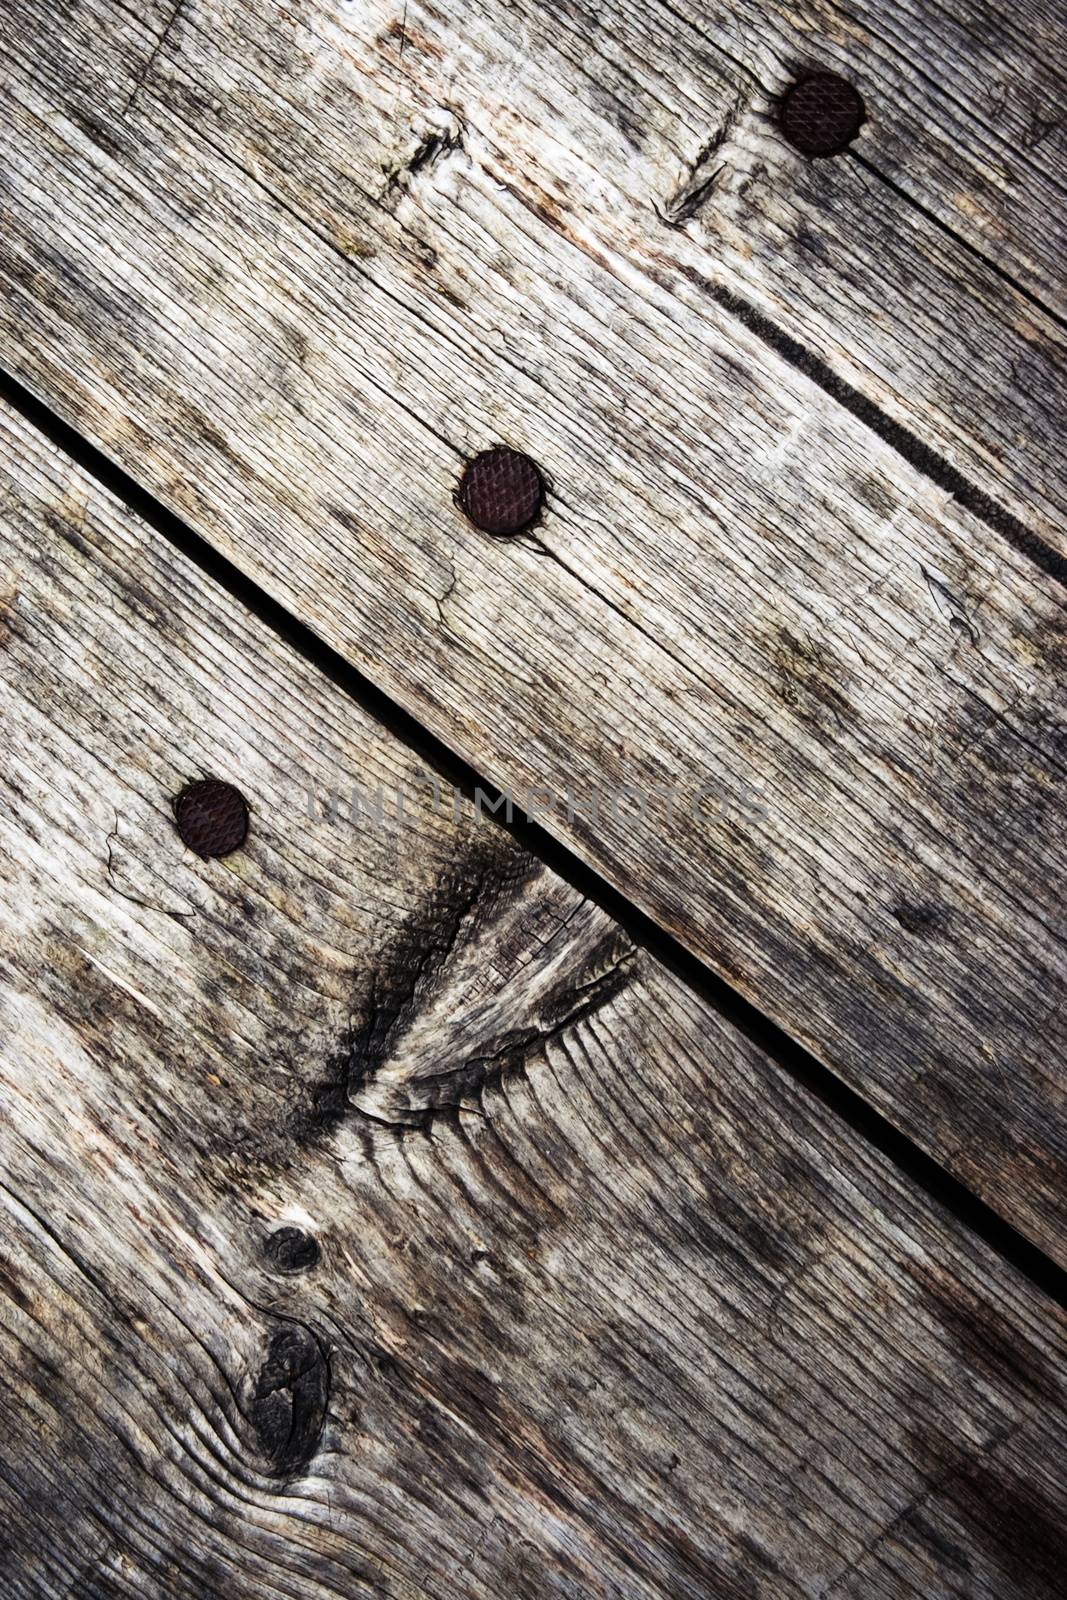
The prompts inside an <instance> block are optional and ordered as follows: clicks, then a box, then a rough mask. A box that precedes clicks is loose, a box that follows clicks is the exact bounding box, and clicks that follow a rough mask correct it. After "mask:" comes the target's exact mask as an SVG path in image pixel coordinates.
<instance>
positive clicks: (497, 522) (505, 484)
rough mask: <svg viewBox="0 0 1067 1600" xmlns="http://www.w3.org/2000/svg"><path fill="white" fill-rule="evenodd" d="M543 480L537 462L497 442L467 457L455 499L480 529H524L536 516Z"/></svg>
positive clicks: (498, 531) (506, 531)
mask: <svg viewBox="0 0 1067 1600" xmlns="http://www.w3.org/2000/svg"><path fill="white" fill-rule="evenodd" d="M544 498H545V483H544V479H543V478H542V476H541V473H540V471H539V469H538V467H537V464H536V462H533V461H531V460H530V457H529V456H524V455H523V453H522V451H521V450H510V449H509V448H508V447H507V446H506V445H498V446H497V447H496V448H495V449H493V450H483V451H482V452H481V454H480V455H476V456H475V457H474V459H473V460H472V461H468V462H467V465H466V467H465V468H464V471H463V476H462V478H461V479H460V480H459V488H458V489H457V491H456V503H457V505H458V506H459V508H460V510H461V511H462V512H463V513H464V515H465V516H467V517H469V518H470V520H471V522H473V523H474V526H475V527H476V528H481V530H482V532H483V533H495V534H504V535H506V534H513V533H523V532H524V531H525V529H527V528H528V527H529V526H530V524H531V523H532V522H535V521H536V520H537V515H538V512H539V511H540V510H541V506H542V504H543V503H544Z"/></svg>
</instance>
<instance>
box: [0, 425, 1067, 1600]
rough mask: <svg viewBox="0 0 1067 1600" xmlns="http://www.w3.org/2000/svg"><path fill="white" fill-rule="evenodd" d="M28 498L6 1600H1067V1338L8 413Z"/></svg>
mask: <svg viewBox="0 0 1067 1600" xmlns="http://www.w3.org/2000/svg"><path fill="white" fill-rule="evenodd" d="M0 463H2V468H3V477H4V481H5V484H6V490H5V494H4V499H3V502H2V504H0V539H2V548H3V571H4V574H5V584H6V585H7V586H8V587H7V590H6V593H5V595H4V600H3V610H2V616H3V632H2V649H0V680H2V690H0V692H2V694H3V701H4V719H5V724H4V725H5V730H6V731H7V736H8V737H7V748H8V757H7V759H6V761H5V763H4V766H3V771H2V782H3V786H4V806H3V809H2V811H0V875H2V878H3V881H4V893H3V895H2V897H0V918H2V921H0V965H2V969H3V978H4V983H3V990H2V997H0V1012H2V1023H0V1037H2V1038H3V1041H4V1047H3V1052H2V1058H0V1063H2V1064H0V1093H2V1095H3V1117H2V1119H0V1149H2V1156H3V1174H4V1176H3V1180H2V1185H0V1203H2V1205H3V1208H4V1212H5V1226H4V1229H3V1234H2V1238H3V1245H2V1249H0V1290H2V1292H0V1349H2V1352H3V1359H4V1368H5V1372H6V1374H7V1381H6V1383H5V1387H4V1397H3V1401H2V1402H0V1409H2V1415H3V1424H4V1435H5V1452H4V1467H3V1471H2V1472H0V1502H2V1504H3V1508H4V1516H3V1524H2V1525H3V1527H4V1536H3V1537H4V1540H5V1541H6V1544H5V1550H4V1556H5V1560H4V1566H3V1569H2V1574H0V1590H2V1592H3V1594H4V1596H5V1600H51V1597H56V1600H58V1597H60V1596H63V1597H64V1600H66V1597H68V1596H74V1595H77V1596H85V1597H88V1596H90V1595H92V1596H94V1597H102V1596H105V1595H106V1596H108V1597H118V1596H133V1595H137V1596H139V1597H153V1600H155V1597H158V1600H185V1597H189V1600H193V1597H195V1600H203V1596H204V1595H205V1594H210V1595H212V1596H213V1597H217V1600H229V1597H231V1596H232V1597H234V1600H236V1597H238V1596H239V1597H240V1600H259V1597H260V1596H264V1597H266V1596H281V1595H286V1596H294V1597H297V1596H299V1597H300V1600H318V1597H320V1596H321V1597H325V1596H328V1595H342V1594H343V1595H344V1596H345V1597H346V1600H354V1597H355V1596H357V1595H362V1594H376V1595H390V1596H401V1597H405V1600H415V1597H416V1596H417V1597H419V1600H427V1597H430V1600H432V1597H437V1596H440V1597H442V1600H443V1597H445V1596H448V1597H449V1600H454V1597H461V1600H467V1597H470V1600H497V1597H499V1595H501V1594H502V1593H514V1594H515V1595H516V1596H518V1597H520V1600H545V1597H556V1596H560V1597H562V1596H567V1597H570V1600H579V1597H582V1600H585V1597H587V1596H592V1595H597V1596H605V1597H606V1596H609V1595H610V1596H612V1597H617V1600H631V1597H633V1600H638V1597H640V1600H651V1597H667V1596H669V1597H671V1600H686V1597H693V1600H696V1597H698V1596H699V1597H704V1596H706V1595H708V1594H709V1593H714V1594H716V1595H722V1596H756V1595H759V1596H764V1595H768V1594H773V1595H775V1596H776V1597H777V1596H783V1597H786V1596H791V1595H798V1596H799V1595H816V1594H818V1595H821V1596H824V1597H829V1596H834V1597H836V1600H841V1597H847V1596H855V1597H857V1600H859V1597H861V1596H862V1597H863V1600H871V1597H885V1600H889V1597H890V1596H892V1597H893V1600H901V1597H905V1596H912V1595H914V1596H917V1597H918V1596H921V1597H923V1600H929V1597H930V1596H931V1595H932V1594H934V1593H944V1594H946V1595H947V1594H964V1593H966V1594H967V1595H968V1596H969V1597H970V1600H986V1597H988V1600H994V1597H995V1600H1014V1597H1018V1600H1024V1597H1025V1600H1040V1597H1043V1596H1053V1595H1055V1594H1056V1593H1057V1592H1058V1589H1057V1585H1058V1580H1059V1576H1060V1573H1061V1571H1062V1559H1063V1542H1062V1532H1061V1531H1059V1530H1060V1528H1061V1525H1062V1513H1063V1509H1064V1484H1063V1480H1062V1476H1061V1475H1059V1474H1058V1473H1057V1472H1056V1467H1055V1462H1056V1441H1057V1435H1058V1434H1059V1433H1060V1432H1061V1430H1062V1425H1063V1398H1062V1372H1063V1370H1064V1359H1065V1356H1067V1324H1065V1321H1064V1319H1063V1317H1062V1315H1061V1314H1060V1313H1059V1312H1058V1311H1057V1310H1056V1309H1055V1308H1054V1307H1052V1306H1051V1305H1050V1304H1048V1303H1046V1302H1045V1301H1044V1300H1043V1299H1042V1297H1041V1296H1040V1295H1039V1294H1038V1293H1037V1292H1036V1291H1034V1290H1032V1289H1031V1288H1030V1287H1029V1286H1028V1285H1027V1284H1025V1283H1024V1282H1023V1281H1021V1280H1019V1279H1018V1278H1017V1277H1016V1276H1015V1274H1014V1273H1013V1272H1012V1271H1011V1270H1010V1269H1009V1268H1007V1267H1006V1266H1005V1265H1004V1264H1003V1263H1002V1262H1001V1261H999V1260H998V1259H997V1258H996V1257H995V1256H994V1255H992V1253H991V1252H990V1251H989V1250H987V1249H986V1247H984V1246H982V1245H980V1244H979V1243H977V1242H976V1241H975V1240H974V1239H973V1238H972V1237H970V1236H969V1235H967V1234H966V1232H965V1231H963V1230H961V1229H960V1228H959V1227H958V1226H957V1225H955V1224H954V1223H952V1222H951V1220H950V1219H948V1218H947V1217H946V1216H945V1215H943V1214H941V1213H940V1212H939V1210H938V1208H937V1207H936V1206H934V1205H933V1204H932V1203H931V1202H929V1201H928V1200H927V1199H926V1198H925V1197H924V1196H923V1195H922V1194H921V1193H920V1192H918V1191H916V1190H915V1189H914V1188H913V1187H912V1186H911V1185H910V1184H909V1183H907V1182H906V1181H905V1180H903V1179H901V1178H900V1177H899V1176H898V1175H897V1174H895V1172H894V1171H893V1169H892V1168H891V1167H890V1166H889V1165H888V1163H887V1162H886V1161H885V1159H884V1158H883V1157H881V1156H880V1155H878V1154H877V1153H875V1152H873V1151H872V1150H871V1149H870V1147H869V1146H867V1145H865V1144H864V1142H863V1141H861V1140H858V1139H856V1138H855V1136H853V1135H851V1134H849V1133H847V1131H846V1130H844V1129H843V1128H842V1127H841V1126H840V1125H839V1124H837V1123H836V1122H835V1119H834V1118H833V1116H832V1114H831V1113H829V1112H827V1111H826V1110H825V1109H824V1108H823V1107H821V1106H820V1105H818V1104H817V1103H816V1102H813V1101H811V1100H810V1099H809V1098H808V1097H807V1096H806V1095H805V1094H804V1093H803V1092H802V1091H801V1090H800V1089H799V1088H798V1087H797V1086H796V1085H795V1084H794V1083H793V1082H792V1081H791V1080H790V1079H789V1078H787V1077H786V1076H785V1075H784V1074H783V1073H782V1072H781V1071H780V1070H779V1069H778V1068H776V1067H775V1066H774V1065H773V1064H772V1063H770V1062H769V1061H768V1060H767V1059H766V1058H765V1057H764V1056H763V1055H762V1053H761V1052H759V1051H758V1050H757V1049H756V1048H755V1047H754V1046H752V1045H751V1044H749V1043H747V1042H746V1041H745V1040H744V1039H743V1038H742V1037H741V1036H740V1035H739V1034H738V1033H737V1032H736V1031H735V1030H734V1029H733V1027H732V1026H731V1025H730V1024H728V1023H727V1022H726V1021H725V1020H724V1019H723V1018H722V1017H721V1016H719V1015H718V1014H717V1013H716V1012H714V1011H713V1010H712V1009H711V1008H710V1006H709V1005H707V1004H706V1003H705V1002H703V1001H702V1000H700V999H698V998H697V997H696V996H694V995H693V994H692V993H691V992H689V991H688V990H687V989H686V988H685V987H684V986H683V985H682V984H681V983H680V982H679V981H678V980H677V979H675V978H673V977H671V976H670V975H669V974H668V973H666V972H665V971H664V970H663V969H662V968H661V967H659V966H658V965H657V963H656V962H655V961H653V960H652V959H651V958H650V957H649V956H648V955H647V954H646V953H644V952H642V951H641V950H638V949H635V948H634V947H633V946H632V945H631V944H630V942H629V941H628V940H627V939H626V938H625V937H624V936H623V935H622V934H621V932H620V930H619V929H618V928H617V927H616V926H614V925H613V924H612V923H611V921H610V919H609V918H607V917H606V916H605V914H604V913H603V912H602V911H600V910H598V909H597V908H596V907H595V906H593V905H591V904H589V903H588V902H587V901H584V900H583V899H582V898H581V896H580V895H579V894H577V893H576V892H575V891H574V890H573V889H571V888H569V887H568V886H567V885H566V884H565V883H562V882H561V881H560V880H559V879H558V878H556V877H555V876H554V875H553V874H552V873H551V872H549V871H548V870H546V869H545V868H543V867H541V866H540V865H539V864H538V863H536V862H534V861H532V860H531V859H529V858H528V857H526V856H524V855H523V854H522V853H521V852H520V851H519V850H518V849H517V848H516V847H515V846H514V845H513V844H512V843H510V842H509V841H508V839H507V838H506V837H505V836H503V835H501V834H500V833H499V832H498V831H497V830H495V829H494V828H492V827H491V825H490V824H489V823H487V822H485V821H482V822H481V823H477V822H476V821H475V819H474V817H473V816H472V815H471V813H470V810H469V808H468V809H467V810H466V811H465V812H464V813H463V814H462V815H461V816H460V818H459V820H458V821H454V820H453V818H452V815H451V810H450V808H447V807H446V808H443V810H442V813H441V814H440V815H437V814H435V811H434V808H433V805H432V798H431V797H432V790H431V789H430V788H429V786H428V785H427V783H426V781H425V780H424V778H423V777H422V775H421V773H422V769H421V768H420V767H419V764H418V762H417V760H416V759H415V758H414V757H413V756H412V755H411V754H410V753H409V752H408V751H406V750H405V749H404V748H403V747H402V746H400V745H399V744H398V743H397V742H396V741H395V740H394V739H392V738H391V737H389V736H388V735H387V734H386V733H384V732H383V730H382V729H381V728H380V727H378V726H376V725H375V724H374V723H373V722H372V721H371V720H370V719H369V718H368V717H367V716H366V715H365V714H364V713H362V712H361V711H360V710H359V709H358V708H357V707H356V706H355V705H354V704H353V703H352V702H351V701H349V700H347V699H346V698H345V696H344V695H343V694H342V693H341V692H340V691H339V690H338V689H336V688H334V687H333V686H331V685H330V684H329V683H328V682H327V681H326V680H325V679H323V678H321V677H319V676H318V675H316V673H315V672H314V671H313V670H312V669H310V668H309V667H308V666H307V665H306V664H305V663H304V662H302V661H301V660H300V659H299V658H297V657H295V656H294V655H293V654H292V652H291V651H290V650H289V649H288V648H287V647H284V646H282V645H280V644H279V643H278V642H277V641H276V640H275V639H274V638H273V637H272V636H271V635H270V634H269V633H268V632H267V631H266V630H265V629H264V628H263V627H262V626H261V625H260V624H258V623H256V622H255V621H254V620H253V619H251V618H250V617H248V616H247V615H246V614H244V613H243V612H242V611H241V610H240V609H239V608H238V607H237V606H236V605H235V604H234V603H233V602H232V601H231V600H230V599H229V598H228V597H227V596H226V595H225V594H224V593H223V592H222V591H220V590H219V589H218V588H217V587H215V586H214V585H212V584H209V583H207V582H206V581H205V580H204V579H203V578H202V576H201V575H200V574H199V573H198V572H197V571H196V569H194V568H193V567H192V566H191V565H190V564H189V563H188V562H187V561H186V560H185V559H184V558H182V557H180V556H178V555H177V554H176V553H175V552H174V551H173V550H172V549H171V548H169V547H168V546H166V545H165V544H164V543H163V542H162V540H160V539H159V538H158V537H157V536H155V535H153V534H152V533H151V532H150V531H148V530H146V529H145V528H144V527H143V526H142V525H140V524H139V523H137V522H136V521H135V520H134V519H132V518H131V517H130V516H129V515H127V514H125V513H124V512H123V511H122V509H121V508H120V507H119V506H118V505H117V504H116V503H115V502H114V501H113V500H112V499H111V498H110V497H109V496H108V495H106V494H105V493H104V492H102V491H101V490H99V489H98V488H97V487H96V486H95V485H94V484H93V482H92V481H91V480H90V479H88V478H87V477H86V476H85V475H84V474H83V473H81V472H80V471H78V470H75V469H73V468H71V466H70V465H69V463H67V462H65V461H64V460H63V459H61V458H59V457H57V455H56V454H55V453H54V452H53V451H52V450H51V448H49V447H48V446H46V445H44V444H43V443H42V441H41V440H40V438H38V437H36V436H34V435H33V434H32V432H31V431H30V430H29V429H27V427H26V426H25V425H24V424H23V423H22V422H21V421H20V420H19V419H18V418H17V417H15V416H13V415H12V414H10V413H9V412H7V411H6V410H5V411H3V412H2V413H0ZM204 774H220V775H223V776H225V777H227V778H234V779H237V780H238V781H239V782H240V785H241V787H242V789H243V790H244V792H245V794H246V795H247V797H248V799H249V801H250V803H251V807H252V829H251V833H250V837H249V842H248V844H247V846H246V848H245V849H244V850H243V851H241V852H239V853H237V854H235V855H232V856H229V857H227V858H226V859H225V860H223V861H215V862H203V861H200V860H199V859H198V858H197V857H195V856H194V855H192V854H191V852H189V851H187V850H184V849H183V848H182V846H181V844H180V842H179V840H178V838H177V835H176V833H175V831H174V827H173V823H172V821H171V818H170V815H169V798H170V796H171V795H172V793H173V792H174V791H175V790H176V789H178V788H179V787H180V786H181V785H182V784H183V783H184V782H185V781H186V780H187V779H188V778H190V777H196V776H201V775H204ZM340 774H345V775H346V777H348V778H352V779H356V780H358V781H359V782H360V783H361V784H362V785H363V787H364V791H365V792H368V793H369V792H373V790H374V789H376V788H377V787H378V786H379V785H380V786H381V787H382V788H383V790H384V791H386V792H387V793H389V794H392V793H394V792H395V791H396V789H397V787H398V786H403V787H404V788H405V789H406V791H407V792H408V793H409V796H410V797H411V799H410V803H409V807H408V811H407V821H406V823H404V824H402V825H394V826H392V827H388V826H386V827H379V826H374V825H370V823H369V822H368V821H367V820H366V819H364V825H363V826H362V827H353V826H350V825H345V824H344V822H337V821H333V822H331V821H330V820H329V818H328V816H327V815H326V814H325V813H323V812H322V811H321V810H320V811H317V812H316V814H315V815H314V816H309V815H308V813H307V810H306V807H305V805H304V795H303V790H304V786H305V781H310V782H311V784H312V785H314V786H322V787H328V786H330V785H331V784H333V785H334V786H338V785H337V780H338V778H339V775H340ZM419 795H421V796H422V797H423V799H422V803H421V804H420V803H419V801H418V800H417V799H416V796H419ZM283 1228H288V1229H290V1230H297V1232H298V1234H299V1235H301V1236H302V1238H301V1239H299V1240H298V1241H297V1242H298V1243H303V1244H304V1245H305V1249H304V1252H303V1256H301V1254H300V1253H299V1252H298V1251H296V1250H295V1249H294V1248H293V1240H292V1237H291V1236H285V1237H283V1238H281V1239H279V1230H280V1229H283ZM308 1239H311V1240H313V1241H314V1243H315V1245H316V1246H317V1250H318V1259H317V1260H314V1259H313V1257H314V1254H315V1252H314V1250H312V1251H310V1252H309V1251H308V1250H307V1249H306V1241H307V1240H308ZM301 1262H303V1265H302V1266H301ZM294 1268H295V1269H296V1270H292V1269H294Z"/></svg>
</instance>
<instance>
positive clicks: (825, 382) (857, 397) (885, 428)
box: [679, 268, 1067, 585]
mask: <svg viewBox="0 0 1067 1600" xmlns="http://www.w3.org/2000/svg"><path fill="white" fill-rule="evenodd" d="M679 270H681V271H684V272H685V274H686V276H687V277H689V278H690V279H691V281H692V282H693V283H694V284H695V285H696V286H697V287H698V288H700V289H703V290H704V292H705V293H706V294H707V295H709V296H710V298H711V299H712V300H714V301H715V303H716V305H719V306H722V308H723V310H724V311H729V312H730V313H731V315H732V316H735V317H736V318H737V319H738V321H739V322H742V323H744V325H745V327H746V328H747V329H748V330H749V332H750V333H754V334H755V335H756V337H757V338H758V339H762V341H763V343H764V344H766V345H769V346H770V348H771V349H772V350H774V351H775V353H776V354H777V355H780V356H781V357H782V359H783V360H784V361H787V362H788V363H789V365H790V366H791V367H795V368H796V370H797V371H798V372H802V373H803V374H804V376H805V377H806V378H810V379H811V381H812V382H813V383H815V384H818V386H819V388H820V389H822V390H823V391H824V392H825V393H826V394H828V395H829V396H830V398H831V400H836V401H837V403H838V404H839V405H840V406H843V407H844V409H845V410H846V411H849V412H851V413H852V415H853V416H854V417H855V418H856V419H857V420H858V421H859V422H862V423H863V424H864V426H865V427H867V428H869V429H870V430H871V432H872V433H874V434H877V436H878V438H879V439H881V440H882V442H883V443H884V444H887V445H889V447H890V448H891V449H892V450H895V451H896V453H897V455H899V456H901V457H902V458H903V459H904V460H905V461H906V462H907V463H908V465H909V466H911V467H914V468H915V469H916V471H918V472H921V473H922V474H923V476H924V477H926V478H929V479H930V481H931V483H935V484H936V485H937V487H938V488H939V489H944V491H945V493H946V494H950V495H951V496H952V498H953V499H954V500H955V501H956V502H957V504H958V505H961V506H962V507H963V509H964V510H965V511H969V512H970V513H971V515H972V516H975V517H977V518H978V519H979V520H980V521H981V522H984V523H985V525H986V527H987V528H991V529H992V531H993V532H994V533H996V534H998V535H999V536H1000V537H1001V538H1002V539H1006V540H1007V541H1008V543H1009V544H1010V545H1011V546H1012V547H1013V548H1014V549H1015V550H1017V551H1018V552H1019V554H1020V555H1024V556H1026V557H1027V559H1028V560H1030V561H1032V562H1033V563H1034V565H1035V566H1037V567H1039V568H1040V569H1041V571H1042V572H1044V573H1045V574H1046V575H1047V576H1048V577H1050V578H1054V579H1055V580H1056V582H1057V583H1061V584H1064V585H1067V557H1065V556H1062V555H1061V554H1060V553H1059V551H1058V550H1055V549H1053V547H1052V546H1051V545H1050V544H1046V542H1045V540H1044V539H1042V538H1041V537H1040V536H1039V535H1038V534H1036V533H1033V532H1032V531H1031V530H1030V529H1029V528H1028V527H1026V525H1025V524H1024V523H1022V522H1020V521H1019V519H1018V517H1015V516H1013V515H1012V513H1011V512H1010V511H1006V510H1005V508H1004V507H1003V506H1002V505H1000V504H998V502H997V501H996V500H994V499H993V498H992V497H991V496H990V495H988V494H986V492H985V490H984V489H979V488H978V487H977V486H976V485H975V484H973V483H971V482H970V480H969V479H968V478H965V477H964V475H963V473H962V472H960V470H959V468H958V467H954V466H953V465H952V463H951V462H950V461H946V460H945V458H944V456H943V455H941V454H940V453H939V452H938V451H937V450H935V449H933V447H932V446H931V445H928V444H925V443H924V442H923V441H922V439H920V438H919V437H918V435H917V434H914V433H913V432H912V431H911V429H910V428H906V427H905V426H904V424H903V423H901V422H897V421H895V420H894V419H893V418H892V417H889V416H887V415H886V413H885V412H884V411H883V410H882V409H881V407H880V406H878V405H876V404H875V402H874V401H873V400H870V399H868V397H867V396H866V395H865V394H861V393H860V391H859V390H858V389H856V388H854V387H853V385H852V384H851V383H849V382H847V381H846V379H844V378H842V377H840V376H839V375H838V374H837V373H836V372H835V371H834V370H833V368H832V367H831V366H830V364H829V362H827V361H824V360H823V359H822V357H821V356H817V355H815V354H814V353H813V352H812V351H811V350H809V349H808V348H807V346H806V345H803V344H801V342H800V341H799V339H794V338H793V336H792V334H789V333H786V331H785V329H784V328H780V327H779V326H778V324H777V323H776V322H772V321H771V319H770V317H768V316H767V315H766V314H765V313H764V312H762V311H760V310H758V309H757V308H756V306H754V305H752V304H751V302H750V301H748V300H746V299H744V297H743V296H742V295H739V294H737V293H735V292H734V290H732V289H727V288H726V286H725V285H724V284H721V283H716V282H715V281H714V280H713V279H711V278H706V277H704V275H703V274H702V273H699V272H697V271H695V270H694V269H692V268H679Z"/></svg>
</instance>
